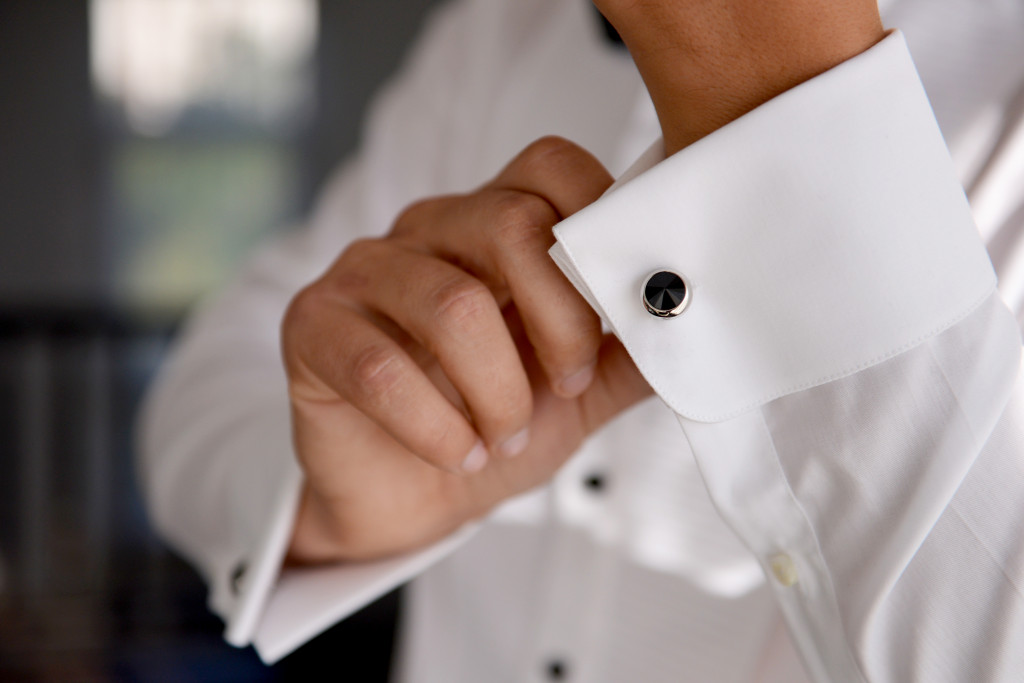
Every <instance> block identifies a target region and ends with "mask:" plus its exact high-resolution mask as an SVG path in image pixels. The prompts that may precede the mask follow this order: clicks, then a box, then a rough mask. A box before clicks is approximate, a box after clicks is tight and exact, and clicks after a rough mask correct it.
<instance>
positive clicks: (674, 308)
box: [641, 270, 690, 318]
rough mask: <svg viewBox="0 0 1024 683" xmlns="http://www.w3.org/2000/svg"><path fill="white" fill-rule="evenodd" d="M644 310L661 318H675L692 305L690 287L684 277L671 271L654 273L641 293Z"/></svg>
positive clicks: (645, 283)
mask: <svg viewBox="0 0 1024 683" xmlns="http://www.w3.org/2000/svg"><path fill="white" fill-rule="evenodd" d="M641 295H642V296H641V298H642V299H643V302H644V308H646V309H647V312H648V313H650V314H651V315H655V316H657V317H659V318H674V317H676V316H677V315H679V314H680V313H682V312H683V311H685V310H686V307H687V306H688V305H689V304H690V287H689V286H688V285H687V284H686V280H685V279H683V276H682V275H679V274H677V273H673V272H672V271H670V270H659V271H656V272H654V273H652V274H651V275H650V276H649V277H648V278H647V281H646V282H644V286H643V289H642V291H641Z"/></svg>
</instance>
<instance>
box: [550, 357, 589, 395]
mask: <svg viewBox="0 0 1024 683" xmlns="http://www.w3.org/2000/svg"><path fill="white" fill-rule="evenodd" d="M593 381H594V366H593V365H588V366H587V367H585V368H583V369H582V370H580V371H579V372H576V373H573V374H571V375H569V376H568V377H566V378H565V379H563V380H562V382H561V384H559V385H558V386H559V389H561V392H562V394H563V395H564V396H569V397H575V396H579V395H580V394H582V393H583V392H584V391H586V390H587V387H589V386H590V383H591V382H593Z"/></svg>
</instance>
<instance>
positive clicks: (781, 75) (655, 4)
mask: <svg viewBox="0 0 1024 683" xmlns="http://www.w3.org/2000/svg"><path fill="white" fill-rule="evenodd" d="M594 4H595V5H597V7H598V9H600V10H601V12H602V13H603V14H604V15H605V16H606V17H608V19H609V21H611V22H612V24H613V25H614V26H615V27H616V29H617V30H618V31H619V33H620V35H622V38H623V40H624V41H625V43H626V45H627V46H628V47H629V50H630V54H631V55H632V57H633V59H634V61H635V62H636V65H637V68H638V69H639V71H640V74H641V76H642V77H643V79H644V83H645V84H646V86H647V89H648V91H649V92H650V94H651V99H652V101H653V102H654V106H655V109H656V110H657V112H658V118H659V120H660V122H661V127H662V131H663V133H664V136H665V148H666V152H667V153H668V154H672V153H674V152H676V151H678V150H680V149H682V148H683V147H686V146H687V145H689V144H691V143H692V142H694V141H696V140H698V139H700V138H702V137H704V136H705V135H707V134H708V133H710V132H711V131H713V130H716V129H717V128H720V127H721V126H723V125H725V124H726V123H728V122H730V121H732V120H733V119H736V118H738V117H739V116H742V115H743V114H745V113H746V112H748V111H750V110H751V109H753V108H755V107H757V106H758V105H760V104H762V103H764V102H766V101H768V100H769V99H771V98H773V97H775V96H776V95H778V94H779V93H782V92H784V91H786V90H788V89H789V88H792V87H793V86H795V85H798V84H800V83H802V82H803V81H806V80H808V79H810V78H812V77H814V76H816V75H818V74H820V73H823V72H824V71H827V70H828V69H830V68H832V67H833V66H835V65H836V64H839V63H840V62H843V61H845V60H847V59H849V58H850V57H853V56H854V55H857V54H859V53H861V52H863V51H864V50H866V49H867V48H869V47H871V46H872V45H874V44H875V43H876V42H878V41H879V40H880V39H881V38H882V36H883V33H884V32H883V29H882V22H881V19H880V18H879V15H878V7H877V4H876V3H875V2H874V0H842V1H836V0H697V1H688V2H673V1H671V0H595V3H594Z"/></svg>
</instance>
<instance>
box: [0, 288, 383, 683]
mask: <svg viewBox="0 0 1024 683" xmlns="http://www.w3.org/2000/svg"><path fill="white" fill-rule="evenodd" d="M176 327H177V320H176V318H174V317H172V316H140V315H131V314H127V313H120V312H117V311H113V310H108V309H100V308H89V307H27V308H7V309H0V453H2V454H3V455H2V457H0V492H2V493H3V495H0V681H4V682H5V683H6V682H7V681H39V682H44V683H47V682H50V681H52V682H54V683H56V682H58V681H59V682H61V683H64V682H65V681H74V682H90V681H95V682H98V683H107V682H120V681H174V682H176V683H177V682H179V681H180V682H183V683H184V682H188V681H198V682H202V681H240V682H241V681H246V682H248V681H252V682H254V683H259V682H260V681H282V680H287V681H291V680H296V681H305V680H313V679H314V678H315V676H314V672H317V671H318V670H319V671H322V668H320V667H322V666H323V664H324V662H331V663H332V666H334V667H337V666H338V661H339V657H341V658H342V660H343V661H346V662H347V664H346V669H347V672H348V673H349V674H351V675H353V676H354V677H353V678H352V680H359V681H366V682H371V681H384V680H386V676H387V670H388V663H389V657H390V653H391V647H392V639H393V635H394V620H395V615H396V611H397V604H398V599H397V596H396V595H395V594H392V595H391V596H388V597H387V598H386V599H385V600H383V601H381V602H379V603H378V604H376V605H375V606H372V607H371V608H369V609H368V610H366V611H365V612H364V613H363V614H362V615H359V616H357V617H356V618H355V619H354V620H349V621H347V622H345V623H343V624H341V625H339V626H337V627H335V629H334V630H333V631H332V632H328V634H326V635H325V636H322V637H321V638H319V639H317V640H316V641H314V642H313V643H312V644H311V645H309V646H307V647H305V648H303V650H301V651H300V652H299V653H298V654H297V655H294V656H292V657H290V658H288V659H287V660H285V662H284V663H282V664H280V665H278V666H275V667H271V668H268V667H264V666H263V665H262V664H260V663H259V662H258V660H257V658H256V655H255V654H254V653H253V652H252V650H251V649H247V650H234V649H232V648H230V647H229V646H227V645H225V644H224V643H223V641H222V639H221V630H222V624H221V623H220V621H219V620H218V619H217V618H215V617H214V616H212V615H211V614H210V613H209V612H208V610H207V608H206V594H205V593H206V590H205V586H204V585H203V584H202V582H201V581H200V579H199V577H198V576H197V575H196V574H195V573H194V572H193V571H192V570H191V568H189V567H188V566H186V565H185V564H184V563H183V562H182V561H181V560H179V559H178V558H176V557H175V556H173V555H172V554H171V553H170V552H169V551H168V550H166V549H165V547H164V546H163V545H162V544H161V543H160V541H159V540H158V539H157V538H156V537H155V536H154V535H153V533H152V532H151V531H150V529H149V527H148V525H147V522H146V519H145V514H144V511H143V505H142V502H141V499H140V497H139V495H138V491H137V488H136V486H135V482H134V466H133V456H132V450H133V440H134V420H135V414H136V412H137V409H138V406H139V403H140V401H141V398H142V395H143V392H144V389H145V386H146V384H147V383H148V381H149V380H150V378H151V377H152V375H153V373H154V372H155V370H156V368H157V366H158V365H159V362H160V360H161V358H162V357H163V356H164V354H165V352H166V349H167V346H168V344H169V342H170V339H171V337H172V335H173V333H174V331H175V329H176Z"/></svg>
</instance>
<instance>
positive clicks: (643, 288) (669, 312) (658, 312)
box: [640, 268, 693, 318]
mask: <svg viewBox="0 0 1024 683" xmlns="http://www.w3.org/2000/svg"><path fill="white" fill-rule="evenodd" d="M660 273H671V274H672V275H675V276H676V277H678V278H679V279H680V280H682V281H683V286H684V287H685V288H686V292H685V293H684V294H683V300H682V301H680V302H679V304H677V305H676V306H675V307H674V308H670V309H664V308H655V307H654V306H652V305H651V303H650V302H649V301H648V300H647V283H649V282H650V281H651V278H653V277H654V276H655V275H658V274H660ZM692 292H693V287H691V286H690V280H689V279H688V278H687V277H686V276H685V275H683V274H682V273H680V272H678V271H675V270H672V269H671V268H657V269H655V270H652V271H651V272H650V273H648V274H647V277H645V278H644V279H643V282H642V283H641V284H640V301H642V302H643V304H644V308H645V309H646V310H647V312H648V313H650V314H651V315H653V316H655V317H657V318H675V317H676V316H678V315H679V314H681V313H682V312H683V311H685V310H686V309H687V307H688V306H689V305H690V301H691V299H692V296H691V293H692Z"/></svg>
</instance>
